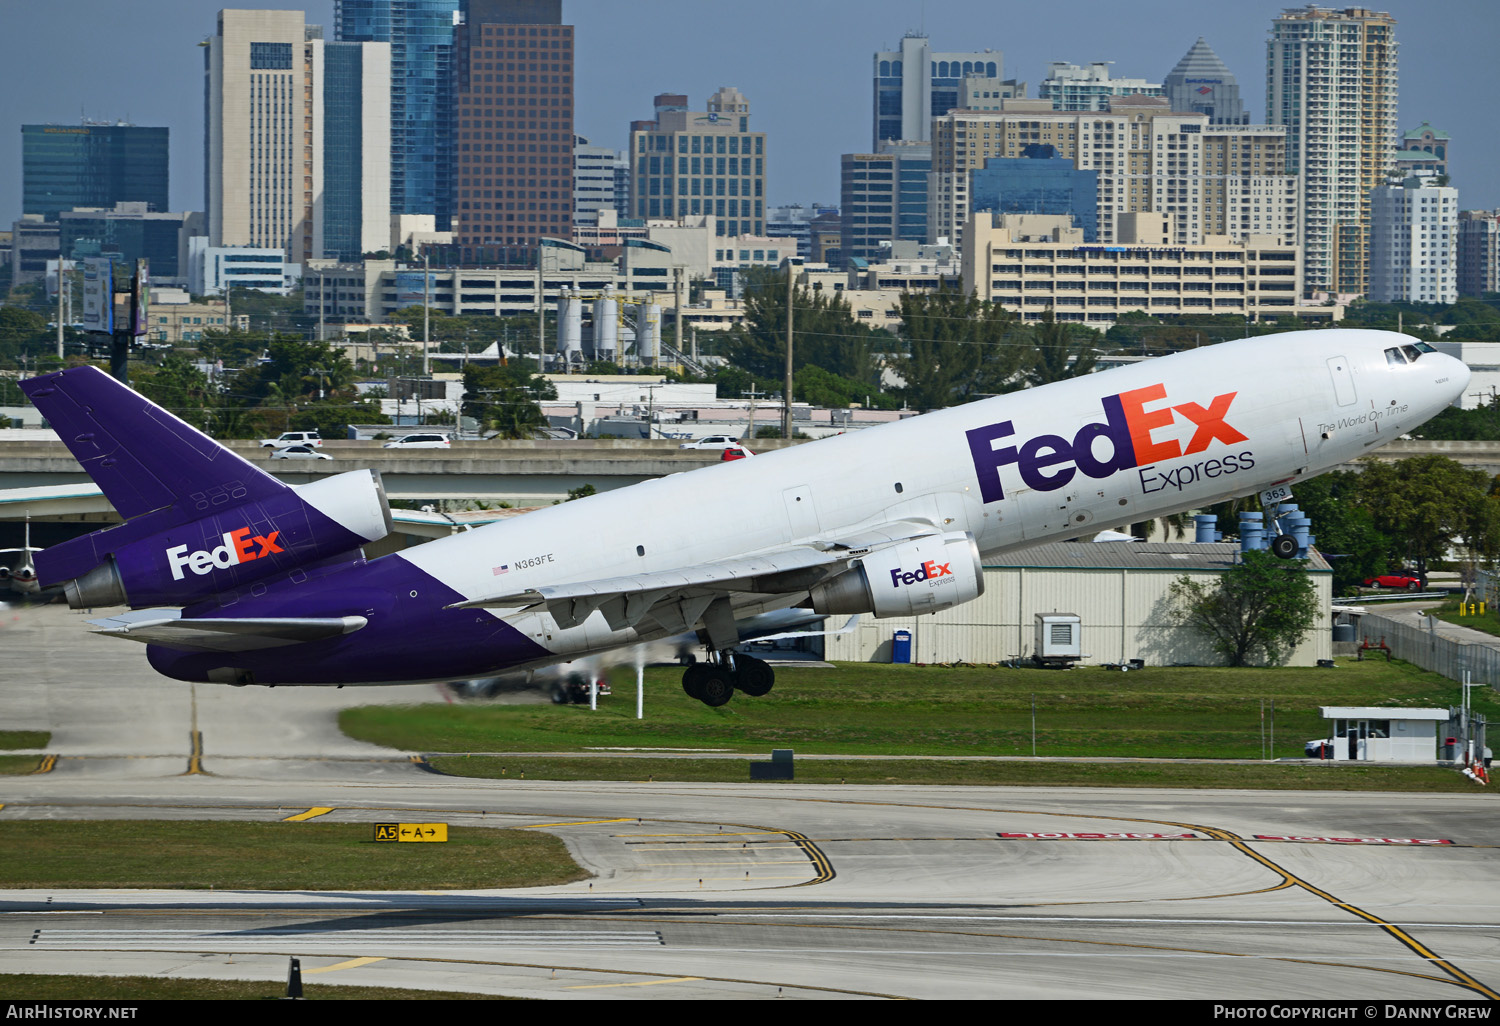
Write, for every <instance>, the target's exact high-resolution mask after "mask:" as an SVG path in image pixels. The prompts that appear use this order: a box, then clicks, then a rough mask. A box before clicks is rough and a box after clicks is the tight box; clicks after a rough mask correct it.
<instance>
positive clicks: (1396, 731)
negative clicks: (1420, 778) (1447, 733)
mask: <svg viewBox="0 0 1500 1026" xmlns="http://www.w3.org/2000/svg"><path fill="white" fill-rule="evenodd" d="M1321 708H1322V711H1323V719H1325V720H1328V721H1329V731H1328V735H1327V736H1328V737H1329V738H1330V739H1331V740H1332V741H1333V746H1332V747H1333V751H1332V758H1333V760H1334V761H1335V762H1421V763H1435V762H1437V757H1438V751H1437V744H1438V728H1439V726H1440V725H1441V724H1444V723H1447V722H1448V719H1449V713H1448V710H1447V709H1379V708H1373V707H1363V708H1362V707H1360V706H1341V705H1325V706H1322V707H1321Z"/></svg>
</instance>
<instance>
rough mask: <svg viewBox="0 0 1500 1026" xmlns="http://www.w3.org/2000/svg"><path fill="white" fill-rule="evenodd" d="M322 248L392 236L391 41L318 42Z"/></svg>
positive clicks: (382, 242) (357, 245)
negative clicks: (320, 48)
mask: <svg viewBox="0 0 1500 1026" xmlns="http://www.w3.org/2000/svg"><path fill="white" fill-rule="evenodd" d="M323 61H324V72H323V110H322V120H321V125H322V135H323V140H322V141H323V204H322V217H323V255H324V256H327V257H335V258H337V259H339V260H344V261H355V260H358V259H359V258H360V257H361V256H362V255H363V254H365V253H372V252H377V251H381V250H385V249H388V248H389V247H390V239H391V199H390V196H391V121H390V94H391V44H390V43H328V44H326V45H325V46H324V47H323Z"/></svg>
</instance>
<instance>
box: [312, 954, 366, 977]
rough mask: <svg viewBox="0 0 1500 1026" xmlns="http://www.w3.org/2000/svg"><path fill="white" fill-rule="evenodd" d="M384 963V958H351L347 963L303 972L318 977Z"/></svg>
mask: <svg viewBox="0 0 1500 1026" xmlns="http://www.w3.org/2000/svg"><path fill="white" fill-rule="evenodd" d="M384 961H385V959H384V958H383V957H382V958H351V959H349V961H347V962H337V963H335V964H333V965H325V966H324V967H323V968H321V969H304V970H303V975H304V976H316V975H317V974H318V973H332V972H337V971H338V970H340V969H358V968H359V967H360V966H362V965H369V964H370V963H371V962H384Z"/></svg>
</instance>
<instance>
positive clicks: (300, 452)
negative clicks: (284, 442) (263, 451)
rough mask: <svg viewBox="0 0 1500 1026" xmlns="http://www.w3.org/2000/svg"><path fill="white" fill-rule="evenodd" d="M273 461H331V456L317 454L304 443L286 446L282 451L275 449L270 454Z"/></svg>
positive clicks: (316, 451) (317, 452)
mask: <svg viewBox="0 0 1500 1026" xmlns="http://www.w3.org/2000/svg"><path fill="white" fill-rule="evenodd" d="M271 459H273V460H331V459H333V457H332V456H330V455H328V454H327V453H326V452H319V451H318V450H316V449H314V448H313V447H312V446H311V445H309V444H308V443H306V442H303V443H300V444H298V445H288V446H287V447H285V448H284V449H275V450H273V451H272V452H271Z"/></svg>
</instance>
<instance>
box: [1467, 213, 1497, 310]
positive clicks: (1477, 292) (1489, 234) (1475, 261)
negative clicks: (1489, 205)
mask: <svg viewBox="0 0 1500 1026" xmlns="http://www.w3.org/2000/svg"><path fill="white" fill-rule="evenodd" d="M1486 292H1500V210H1461V211H1459V214H1458V294H1459V295H1461V296H1476V297H1477V296H1482V295H1484V294H1485V293H1486Z"/></svg>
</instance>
